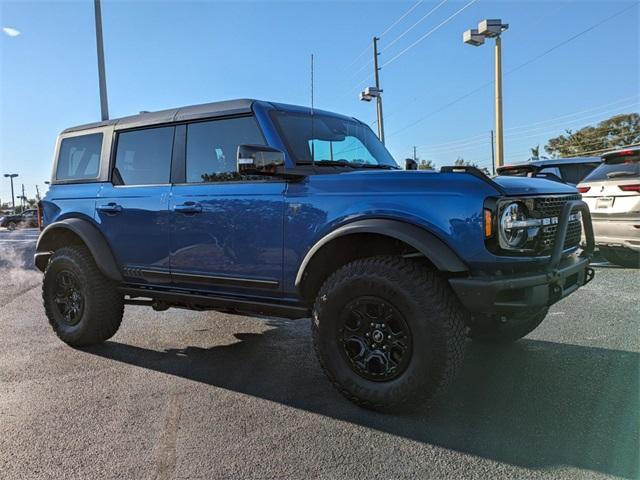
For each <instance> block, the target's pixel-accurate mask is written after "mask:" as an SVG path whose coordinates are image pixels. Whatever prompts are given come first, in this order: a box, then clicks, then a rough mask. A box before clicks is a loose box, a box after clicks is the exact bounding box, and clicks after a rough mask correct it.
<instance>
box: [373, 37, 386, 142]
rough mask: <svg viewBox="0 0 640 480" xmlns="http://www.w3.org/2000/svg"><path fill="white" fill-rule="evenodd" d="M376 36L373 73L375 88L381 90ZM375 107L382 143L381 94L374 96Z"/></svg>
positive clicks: (379, 136)
mask: <svg viewBox="0 0 640 480" xmlns="http://www.w3.org/2000/svg"><path fill="white" fill-rule="evenodd" d="M378 40H380V39H379V38H378V37H373V74H374V78H375V81H376V89H377V90H378V92H382V89H381V88H380V67H378V55H379V54H378ZM376 107H377V110H378V138H379V139H380V141H381V142H382V143H384V121H383V120H382V95H380V94H378V95H377V96H376Z"/></svg>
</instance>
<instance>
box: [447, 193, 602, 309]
mask: <svg viewBox="0 0 640 480" xmlns="http://www.w3.org/2000/svg"><path fill="white" fill-rule="evenodd" d="M576 211H579V212H580V213H581V214H582V226H583V229H584V233H585V237H586V245H585V247H584V249H583V250H582V252H581V253H580V255H571V256H569V257H566V258H563V256H564V253H565V252H564V250H563V248H564V244H565V240H566V237H567V230H568V227H569V216H570V215H571V214H572V213H573V212H576ZM594 249H595V241H594V237H593V226H592V225H591V213H590V212H589V207H588V205H587V204H586V203H584V202H583V201H582V200H570V201H568V202H567V203H565V204H564V205H563V207H562V212H561V213H560V218H559V220H558V228H557V230H556V233H555V237H554V247H553V252H552V254H551V256H550V257H549V263H548V264H547V265H546V268H545V269H544V271H542V272H540V271H537V272H535V273H532V274H521V275H513V276H500V277H473V276H471V277H465V278H452V279H450V280H449V283H450V284H451V287H452V288H453V290H454V291H455V293H456V294H457V296H458V298H459V299H460V301H461V302H462V304H463V305H464V306H465V307H466V308H467V310H469V311H470V312H471V313H488V314H490V313H502V314H505V313H510V312H518V311H523V310H525V309H536V308H542V307H546V306H549V305H553V304H554V303H556V302H557V301H558V300H560V299H562V298H564V297H566V296H567V295H570V294H571V293H573V292H575V291H576V290H577V289H578V288H580V287H581V286H583V285H586V284H587V283H589V282H590V281H591V280H593V277H594V275H595V273H594V271H593V269H592V268H591V267H589V261H590V260H591V257H592V255H593V251H594Z"/></svg>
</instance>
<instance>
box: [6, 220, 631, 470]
mask: <svg viewBox="0 0 640 480" xmlns="http://www.w3.org/2000/svg"><path fill="white" fill-rule="evenodd" d="M36 235H37V232H35V231H33V230H30V231H16V232H6V231H0V272H1V273H0V278H1V279H2V280H0V301H1V302H2V303H1V307H0V477H1V478H7V479H9V478H11V479H14V478H82V479H86V478H136V479H138V478H158V479H165V478H167V479H168V478H261V479H262V478H274V479H275V478H277V479H281V478H300V479H302V478H304V479H307V478H345V479H352V478H385V479H389V478H445V477H448V478H554V479H555V478H610V477H620V478H628V479H635V478H638V477H639V475H640V473H639V452H640V440H639V425H640V418H639V412H640V409H639V406H640V399H639V392H640V385H639V378H640V375H639V374H640V333H639V332H640V309H639V306H638V291H640V289H639V287H640V274H639V272H638V271H634V270H630V269H624V268H619V267H615V266H612V265H609V264H607V263H605V262H600V263H597V264H596V270H597V273H596V279H595V280H594V281H593V282H592V283H591V284H589V285H587V286H586V287H584V288H582V289H581V290H580V291H578V292H577V293H576V294H574V295H572V296H571V297H569V298H567V299H565V300H563V301H561V302H560V303H558V304H556V305H555V306H554V307H553V308H552V310H551V312H550V314H549V316H548V317H547V319H546V320H545V322H544V323H543V324H542V326H541V327H539V329H537V330H536V331H535V332H533V333H532V334H531V335H530V336H529V337H527V338H526V339H524V340H522V341H520V342H518V343H516V344H514V345H510V346H505V347H495V346H494V347H488V346H483V345H478V344H473V343H468V345H467V358H466V363H465V367H464V370H463V372H462V374H461V375H460V377H459V378H458V380H457V382H456V383H455V385H454V386H453V388H452V389H451V390H450V391H449V393H448V395H447V396H446V397H445V398H443V399H441V401H440V402H439V403H437V404H436V405H434V406H433V407H432V408H431V409H430V410H426V409H425V410H422V411H418V412H413V413H407V414H405V415H382V414H377V413H373V412H369V411H366V410H362V409H360V408H358V407H356V406H354V405H352V404H350V403H349V402H347V401H346V400H345V399H343V398H342V397H341V396H340V395H339V394H338V393H336V392H335V391H334V390H333V388H332V387H331V386H330V384H329V383H328V382H327V381H326V380H325V379H324V377H323V375H322V373H321V371H320V369H319V367H318V364H317V362H316V359H315V357H314V355H313V351H312V347H311V342H310V335H309V333H308V331H309V323H308V321H307V320H302V321H284V320H273V319H259V318H250V317H238V316H232V315H224V314H218V313H212V312H190V311H181V310H173V309H172V310H169V311H166V312H160V313H158V312H154V311H152V310H151V309H147V308H144V307H127V309H126V312H125V319H124V322H123V325H122V327H121V329H120V331H119V332H118V333H117V334H116V336H115V337H113V338H112V339H111V341H109V342H107V343H106V344H104V345H102V346H99V347H92V348H90V349H85V350H76V349H72V348H70V347H68V346H66V345H64V344H63V343H62V342H60V341H59V340H58V339H57V338H56V337H55V335H54V334H53V332H52V331H51V329H50V328H49V326H48V324H47V320H46V318H45V316H44V312H43V310H42V307H41V302H40V288H39V282H40V278H41V277H40V274H39V273H37V272H35V271H33V270H32V269H31V267H30V265H31V255H32V252H33V246H34V241H35V238H36Z"/></svg>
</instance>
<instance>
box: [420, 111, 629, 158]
mask: <svg viewBox="0 0 640 480" xmlns="http://www.w3.org/2000/svg"><path fill="white" fill-rule="evenodd" d="M639 104H640V102H639V101H635V102H633V103H630V104H628V105H623V106H619V107H615V108H613V109H607V110H604V111H600V112H597V113H591V114H589V115H586V116H583V117H578V118H574V119H572V120H570V121H568V123H567V122H566V121H564V122H560V123H554V124H551V125H546V126H539V127H534V128H529V129H526V130H522V131H519V132H512V133H508V134H506V135H505V138H511V139H512V138H522V139H524V138H531V137H535V136H539V135H542V134H544V133H545V132H551V131H554V130H556V129H557V128H558V126H567V125H573V124H575V123H577V122H583V121H585V120H586V119H589V118H593V117H599V116H601V115H605V114H608V113H610V112H618V111H620V110H621V109H625V108H628V107H632V106H635V105H639ZM538 123H542V122H538ZM545 123H548V122H545ZM532 125H535V124H532ZM523 126H524V125H523ZM536 130H541V131H538V132H537V133H535V134H533V135H526V136H523V134H526V133H529V132H533V131H536ZM481 137H482V138H484V135H475V136H473V137H469V138H467V139H466V140H464V141H452V142H448V143H442V144H424V145H420V147H421V148H429V149H430V150H441V149H449V148H454V147H465V146H466V147H471V146H473V145H477V144H479V143H478V140H477V139H478V138H481ZM482 143H484V142H482Z"/></svg>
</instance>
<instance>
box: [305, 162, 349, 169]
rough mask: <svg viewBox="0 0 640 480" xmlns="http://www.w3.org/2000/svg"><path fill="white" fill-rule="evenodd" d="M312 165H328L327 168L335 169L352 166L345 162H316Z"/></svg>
mask: <svg viewBox="0 0 640 480" xmlns="http://www.w3.org/2000/svg"><path fill="white" fill-rule="evenodd" d="M313 164H314V165H320V166H322V165H329V166H336V167H352V168H353V165H352V164H351V163H350V162H347V161H346V160H316V161H314V162H313Z"/></svg>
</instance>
